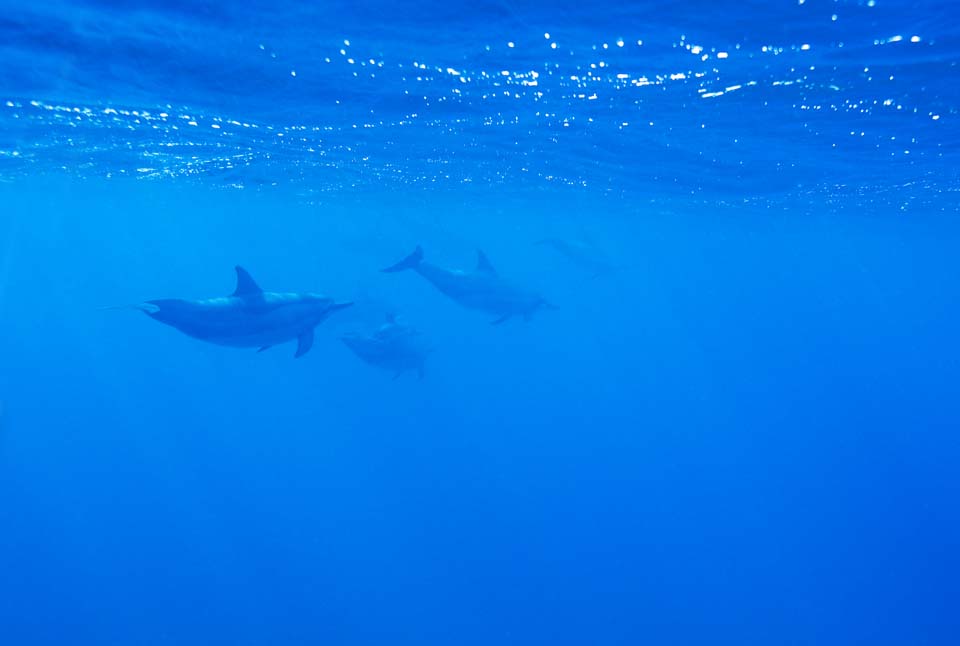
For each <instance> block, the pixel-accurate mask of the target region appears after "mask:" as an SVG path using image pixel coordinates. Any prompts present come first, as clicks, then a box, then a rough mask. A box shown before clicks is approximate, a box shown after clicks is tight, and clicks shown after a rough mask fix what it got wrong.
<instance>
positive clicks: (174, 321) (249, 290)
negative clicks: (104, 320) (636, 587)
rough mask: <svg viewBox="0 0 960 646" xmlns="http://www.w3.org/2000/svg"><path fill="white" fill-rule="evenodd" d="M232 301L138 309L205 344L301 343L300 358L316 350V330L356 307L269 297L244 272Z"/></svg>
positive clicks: (306, 296)
mask: <svg viewBox="0 0 960 646" xmlns="http://www.w3.org/2000/svg"><path fill="white" fill-rule="evenodd" d="M236 271H237V288H236V289H235V290H234V292H233V294H231V295H230V296H223V297H220V298H208V299H204V300H196V301H193V300H182V299H179V298H165V299H160V300H155V301H146V302H145V303H140V304H139V305H135V306H134V307H136V308H137V309H139V310H141V311H143V312H145V313H146V314H147V315H148V316H149V317H150V318H152V319H154V320H156V321H160V322H161V323H165V324H167V325H170V326H172V327H175V328H177V329H178V330H180V331H181V332H183V333H184V334H186V335H188V336H192V337H193V338H195V339H200V340H201V341H208V342H210V343H216V344H217V345H226V346H232V347H235V348H260V350H261V351H262V350H266V349H267V348H269V347H271V346H273V345H276V344H278V343H285V342H287V341H292V340H293V339H297V352H296V354H295V355H294V356H297V357H302V356H303V355H305V354H306V353H307V352H309V350H310V348H311V347H312V346H313V328H315V327H316V326H317V325H319V324H320V323H321V322H322V321H323V320H324V319H326V318H327V317H328V316H330V314H332V313H333V312H335V311H337V310H340V309H343V308H345V307H349V306H350V305H352V304H353V303H334V302H333V300H332V299H330V298H327V297H325V296H321V295H319V294H310V293H292V294H278V293H274V292H265V291H263V290H262V289H260V287H259V286H258V285H257V283H256V282H254V280H253V278H251V277H250V274H248V273H247V272H246V270H244V269H243V268H242V267H239V266H238V267H236Z"/></svg>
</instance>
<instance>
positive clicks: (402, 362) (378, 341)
mask: <svg viewBox="0 0 960 646" xmlns="http://www.w3.org/2000/svg"><path fill="white" fill-rule="evenodd" d="M340 339H341V340H342V341H343V343H344V345H346V346H347V347H348V348H350V350H352V351H353V353H354V354H355V355H357V356H358V357H360V358H361V359H363V360H364V361H366V362H367V363H369V364H370V365H373V366H378V367H380V368H385V369H387V370H392V371H393V372H394V373H395V374H394V377H393V378H394V379H396V378H397V377H399V376H400V375H402V374H403V373H404V372H406V371H408V370H416V371H417V375H418V376H419V377H420V379H423V373H424V363H426V360H427V355H428V354H430V352H431V351H432V350H431V348H430V347H429V346H428V345H427V343H426V341H425V340H424V338H423V335H422V334H420V331H419V330H417V329H415V328H412V327H410V326H409V325H401V324H400V323H397V320H396V319H395V318H394V317H393V316H392V315H388V316H387V322H386V323H384V324H383V325H381V326H380V328H379V329H378V330H377V331H376V332H374V333H373V334H371V335H361V334H345V335H343V336H342V337H340Z"/></svg>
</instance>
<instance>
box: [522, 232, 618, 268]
mask: <svg viewBox="0 0 960 646" xmlns="http://www.w3.org/2000/svg"><path fill="white" fill-rule="evenodd" d="M537 244H539V245H545V246H548V247H551V248H552V249H554V250H556V251H557V252H558V253H559V254H560V255H561V256H563V257H564V258H566V259H567V260H569V261H570V262H571V263H573V264H574V265H576V266H578V267H580V268H581V269H583V270H584V271H586V272H588V273H589V274H590V275H591V277H593V278H597V277H598V276H603V275H605V274H609V273H612V272H614V271H616V270H617V267H616V265H614V264H613V263H611V262H610V261H608V260H607V259H606V258H604V257H603V255H602V254H601V253H600V250H599V249H597V248H596V247H594V246H593V245H592V244H587V243H585V242H576V241H569V240H563V239H561V238H544V239H543V240H539V241H537Z"/></svg>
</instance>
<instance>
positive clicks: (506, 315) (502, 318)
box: [490, 314, 513, 325]
mask: <svg viewBox="0 0 960 646" xmlns="http://www.w3.org/2000/svg"><path fill="white" fill-rule="evenodd" d="M512 316H513V314H504V315H503V316H501V317H500V318H498V319H497V320H496V321H490V325H500V324H501V323H505V322H506V321H508V320H509V319H510V318H511V317H512Z"/></svg>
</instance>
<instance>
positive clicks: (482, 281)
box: [108, 245, 556, 379]
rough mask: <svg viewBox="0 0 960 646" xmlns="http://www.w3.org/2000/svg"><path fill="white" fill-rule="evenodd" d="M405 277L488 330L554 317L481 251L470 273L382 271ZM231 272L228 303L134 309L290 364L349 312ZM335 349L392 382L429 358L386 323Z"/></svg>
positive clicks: (417, 342)
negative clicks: (323, 328) (319, 330)
mask: <svg viewBox="0 0 960 646" xmlns="http://www.w3.org/2000/svg"><path fill="white" fill-rule="evenodd" d="M405 270H411V271H413V272H415V273H417V274H419V275H420V276H421V277H423V278H424V279H425V280H426V281H427V282H429V283H430V284H431V285H433V286H434V287H435V288H436V289H437V290H438V291H440V292H441V293H442V294H444V295H445V296H447V297H448V298H450V299H451V300H453V301H454V302H456V303H458V304H459V305H461V306H463V307H465V308H467V309H472V310H479V311H482V312H486V313H488V314H491V315H493V316H494V317H496V318H495V319H494V320H493V321H491V323H492V324H493V325H499V324H501V323H504V322H505V321H507V320H509V319H511V318H514V317H523V319H524V320H527V321H529V320H530V319H531V318H532V316H533V314H534V313H535V312H537V311H538V310H541V309H556V308H555V307H554V306H553V305H551V304H550V303H548V302H547V301H546V300H545V299H544V298H543V297H542V296H540V295H539V294H537V293H536V292H533V291H531V290H528V289H525V288H522V287H520V286H518V285H516V284H514V283H512V282H510V281H508V280H506V279H504V278H502V277H501V276H500V275H499V274H498V273H497V271H496V270H495V269H494V268H493V265H492V264H491V263H490V261H489V259H488V258H487V256H486V255H485V254H484V253H483V252H482V251H478V252H477V265H476V268H475V269H473V270H470V271H465V270H459V269H445V268H443V267H439V266H437V265H434V264H432V263H429V262H427V261H426V260H424V254H423V249H422V248H421V247H420V246H419V245H418V246H417V247H416V249H415V250H414V251H413V253H411V254H410V255H408V256H407V257H406V258H404V259H403V260H401V261H400V262H398V263H396V264H393V265H390V266H389V267H386V268H384V269H382V270H381V271H383V272H385V273H397V272H401V271H405ZM235 271H236V274H237V284H236V288H235V289H234V291H233V292H232V293H231V294H230V295H229V296H220V297H214V298H206V299H200V300H186V299H180V298H164V299H157V300H150V301H144V302H142V303H139V304H137V305H134V306H132V307H133V308H135V309H138V310H140V311H142V312H144V313H145V314H146V315H147V316H149V317H150V318H152V319H153V320H155V321H159V322H160V323H163V324H165V325H169V326H170V327H173V328H175V329H177V330H179V331H180V332H182V333H184V334H186V335H187V336H190V337H193V338H195V339H199V340H201V341H206V342H208V343H213V344H216V345H222V346H230V347H235V348H258V349H259V350H258V351H263V350H266V349H268V348H271V347H273V346H275V345H279V344H281V343H286V342H288V341H293V340H296V341H297V350H296V353H295V354H294V356H295V357H302V356H303V355H305V354H306V353H307V352H309V351H310V348H311V347H313V338H314V329H315V328H316V327H317V326H318V325H320V324H321V323H322V322H323V321H325V320H326V319H327V318H328V317H330V315H332V314H333V313H335V312H337V311H338V310H342V309H344V308H347V307H350V306H351V305H353V303H337V302H335V301H334V300H333V299H331V298H329V297H327V296H323V295H321V294H314V293H309V292H290V293H280V292H266V291H264V290H263V289H261V288H260V286H259V285H257V283H256V281H254V279H253V278H252V277H251V276H250V274H249V273H248V272H247V271H246V270H245V269H244V268H243V267H240V266H239V265H238V266H236V267H235ZM108 309H112V308H108ZM341 341H342V342H343V344H344V345H345V346H346V347H347V348H349V349H350V350H351V351H352V352H353V354H355V355H356V356H357V357H359V358H360V359H361V360H363V361H364V362H366V363H368V364H370V365H373V366H376V367H379V368H383V369H386V370H390V371H392V372H393V373H394V375H395V376H394V378H396V377H399V376H400V375H401V374H403V373H404V372H408V371H416V372H417V374H418V375H419V377H420V378H421V379H422V378H423V374H424V363H425V360H426V357H427V355H428V354H429V353H430V352H432V348H431V347H430V346H429V344H428V343H427V341H426V340H425V338H424V337H423V335H422V334H421V333H420V332H419V331H418V330H416V329H415V328H413V327H410V326H408V325H402V324H400V323H398V322H397V321H396V319H395V318H394V317H393V316H392V315H390V316H388V318H387V322H386V323H384V324H383V325H381V326H380V328H379V329H377V330H376V331H375V332H374V333H372V334H355V333H352V334H345V335H343V336H341Z"/></svg>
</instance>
